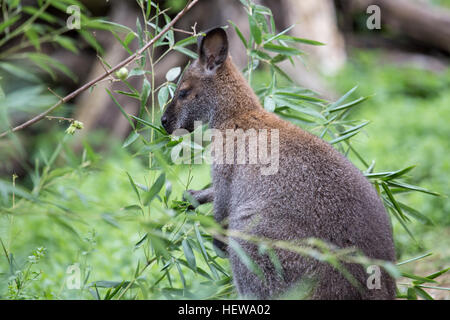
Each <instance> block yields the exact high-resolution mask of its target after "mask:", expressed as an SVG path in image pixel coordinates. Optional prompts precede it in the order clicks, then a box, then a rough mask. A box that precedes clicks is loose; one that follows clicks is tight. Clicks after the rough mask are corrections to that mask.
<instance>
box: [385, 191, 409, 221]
mask: <svg viewBox="0 0 450 320" xmlns="http://www.w3.org/2000/svg"><path fill="white" fill-rule="evenodd" d="M381 187H382V188H383V190H384V192H385V193H386V195H387V196H388V198H389V200H390V201H391V203H392V204H393V206H394V208H395V210H396V211H397V212H398V214H399V215H400V217H401V218H402V219H403V220H405V221H407V220H408V219H407V218H406V217H405V215H404V213H403V211H402V208H401V207H400V205H399V204H398V202H397V200H395V198H394V195H393V194H392V192H391V190H390V189H389V187H388V185H387V184H386V183H385V182H381Z"/></svg>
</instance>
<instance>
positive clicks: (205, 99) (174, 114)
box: [161, 28, 228, 135]
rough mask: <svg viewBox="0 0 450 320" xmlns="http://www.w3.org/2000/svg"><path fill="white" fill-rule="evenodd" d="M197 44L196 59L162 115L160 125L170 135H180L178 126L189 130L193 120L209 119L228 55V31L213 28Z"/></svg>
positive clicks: (191, 128)
mask: <svg viewBox="0 0 450 320" xmlns="http://www.w3.org/2000/svg"><path fill="white" fill-rule="evenodd" d="M198 44H199V45H198V59H197V60H195V61H194V62H193V63H192V64H191V65H190V66H189V67H188V68H187V69H186V70H185V72H184V73H183V75H182V78H181V80H180V83H179V85H178V87H177V89H176V91H175V93H174V96H173V98H172V101H171V102H170V103H169V105H168V106H167V108H166V110H165V112H164V114H163V116H162V117H161V124H162V126H163V127H164V129H165V130H166V131H167V133H169V134H175V135H179V134H177V133H178V132H177V129H185V130H187V131H189V132H191V131H193V130H194V122H195V121H202V122H208V121H209V119H210V115H211V109H212V108H213V107H214V106H215V104H217V103H216V95H217V93H218V88H219V87H220V85H219V84H218V83H217V78H218V76H219V73H220V71H221V69H223V68H224V67H225V66H224V62H225V60H226V59H227V57H228V39H227V34H226V32H225V30H223V29H222V28H215V29H212V30H210V31H207V32H206V35H205V36H203V37H201V38H199V41H198ZM179 133H180V134H183V131H180V132H179ZM184 133H185V131H184Z"/></svg>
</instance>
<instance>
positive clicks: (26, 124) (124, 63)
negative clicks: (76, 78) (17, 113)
mask: <svg viewBox="0 0 450 320" xmlns="http://www.w3.org/2000/svg"><path fill="white" fill-rule="evenodd" d="M198 1H199V0H192V1H190V2H189V3H188V4H187V5H186V7H184V9H183V10H181V11H180V12H179V13H178V14H177V15H176V16H175V18H173V20H172V21H171V22H170V23H169V24H168V25H166V26H165V27H164V28H163V29H162V30H161V32H160V33H158V34H157V35H156V36H155V37H154V38H153V39H152V40H150V41H149V42H147V43H146V44H145V46H143V47H142V48H141V49H140V50H139V51H137V52H136V53H134V54H132V55H131V56H129V57H128V58H126V59H125V60H123V61H122V62H120V63H119V64H118V65H116V66H115V67H113V68H111V69H110V70H109V71H106V72H105V73H104V74H102V75H101V76H98V77H97V78H95V79H93V80H91V81H89V82H88V83H86V84H85V85H83V86H82V87H80V88H78V89H77V90H75V91H73V92H72V93H70V94H68V95H67V96H65V97H64V98H63V99H60V100H59V101H58V102H57V103H55V104H54V105H53V106H51V107H50V108H49V109H47V110H46V111H44V112H42V113H41V114H39V115H37V116H36V117H34V118H32V119H30V120H28V121H26V122H24V123H22V124H20V125H18V126H16V127H14V128H12V129H10V130H8V131H5V132H3V133H2V134H0V138H3V137H5V136H6V135H8V134H9V133H11V132H16V131H19V130H22V129H24V128H26V127H29V126H31V125H33V124H35V123H36V122H38V121H41V120H42V119H44V118H45V116H47V115H48V114H50V113H51V112H53V111H54V110H55V109H57V108H58V107H59V106H61V105H62V104H63V103H66V102H68V101H70V100H72V99H73V98H75V97H76V96H77V95H79V94H80V93H82V92H84V91H86V90H87V89H89V88H90V87H92V86H93V85H95V84H96V83H97V82H99V81H101V80H103V79H105V78H106V77H109V76H110V75H111V74H112V73H114V72H115V71H117V70H119V69H120V68H122V67H125V66H127V65H128V64H129V63H131V62H133V61H134V60H136V59H137V58H138V57H140V56H141V55H142V53H144V52H145V50H147V49H148V48H149V47H150V46H151V45H152V44H154V43H155V42H156V41H157V40H158V39H159V38H161V37H162V36H163V35H164V34H165V33H166V32H167V31H169V30H170V28H172V27H173V26H174V25H175V23H176V22H177V21H178V20H179V19H180V18H181V17H182V16H183V15H184V14H185V13H186V12H187V11H189V10H190V9H191V8H192V7H193V6H194V5H195V4H196V3H197V2H198Z"/></svg>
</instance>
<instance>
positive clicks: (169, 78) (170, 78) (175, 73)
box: [166, 67, 181, 82]
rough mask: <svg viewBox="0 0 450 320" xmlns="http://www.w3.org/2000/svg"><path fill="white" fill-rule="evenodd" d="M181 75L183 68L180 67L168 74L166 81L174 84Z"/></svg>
mask: <svg viewBox="0 0 450 320" xmlns="http://www.w3.org/2000/svg"><path fill="white" fill-rule="evenodd" d="M180 73H181V68H180V67H175V68H172V69H170V70H169V71H168V72H167V73H166V79H167V81H169V82H173V81H174V80H175V79H176V78H177V77H178V76H179V75H180Z"/></svg>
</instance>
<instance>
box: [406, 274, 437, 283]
mask: <svg viewBox="0 0 450 320" xmlns="http://www.w3.org/2000/svg"><path fill="white" fill-rule="evenodd" d="M402 276H403V277H405V278H409V279H414V280H419V281H420V283H437V281H435V280H433V279H430V278H426V277H421V276H418V275H415V274H412V273H408V272H402Z"/></svg>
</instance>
